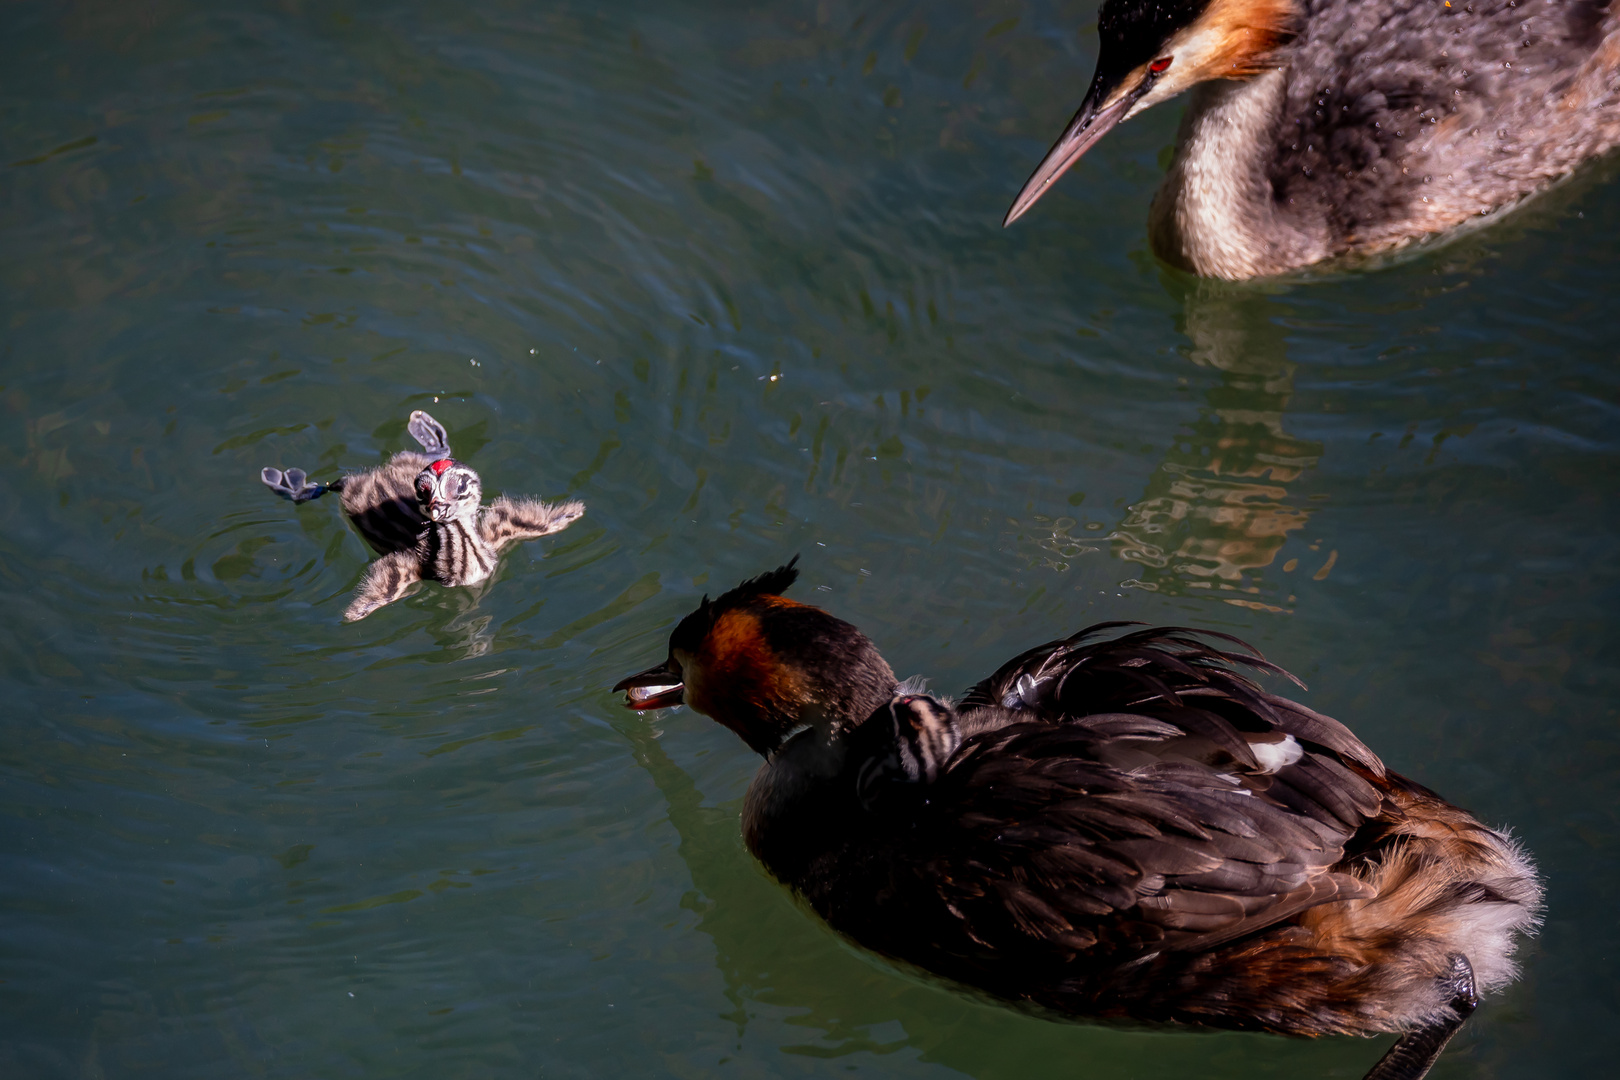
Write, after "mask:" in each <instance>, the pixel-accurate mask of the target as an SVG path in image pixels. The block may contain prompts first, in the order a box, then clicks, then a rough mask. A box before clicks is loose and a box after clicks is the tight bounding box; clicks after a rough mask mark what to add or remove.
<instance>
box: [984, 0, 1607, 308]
mask: <svg viewBox="0 0 1620 1080" xmlns="http://www.w3.org/2000/svg"><path fill="white" fill-rule="evenodd" d="M1097 32H1098V37H1099V43H1098V47H1099V54H1098V59H1097V71H1096V74H1095V76H1094V77H1093V78H1092V81H1091V89H1090V90H1089V91H1088V92H1087V93H1086V96H1085V99H1084V100H1083V101H1082V102H1081V105H1080V110H1079V111H1078V112H1077V113H1075V115H1074V119H1073V120H1072V121H1070V123H1069V126H1068V128H1067V129H1065V131H1064V132H1063V135H1062V136H1061V137H1060V138H1059V139H1058V141H1057V143H1056V144H1055V145H1054V146H1053V147H1052V149H1051V151H1050V152H1049V153H1048V154H1047V156H1046V158H1045V160H1043V161H1042V162H1041V164H1040V166H1039V168H1037V169H1036V170H1035V174H1034V175H1033V176H1031V177H1030V179H1029V182H1028V183H1027V184H1025V185H1024V189H1023V191H1021V192H1020V193H1019V195H1018V198H1017V200H1016V201H1015V202H1014V203H1013V205H1012V209H1011V210H1009V211H1008V213H1007V217H1006V220H1005V221H1004V224H1007V225H1010V224H1012V223H1013V222H1014V221H1016V220H1018V218H1020V217H1022V216H1023V215H1024V214H1025V213H1026V212H1028V210H1029V208H1030V207H1031V206H1033V205H1034V204H1035V202H1036V200H1037V199H1039V198H1040V197H1041V196H1042V195H1043V194H1044V193H1045V192H1046V191H1047V190H1048V189H1049V188H1050V186H1051V185H1052V183H1053V182H1054V181H1056V180H1057V178H1058V177H1059V176H1061V175H1062V174H1063V173H1064V172H1065V171H1066V170H1067V169H1069V168H1070V167H1071V166H1072V165H1074V163H1075V162H1076V161H1078V160H1079V159H1080V156H1081V155H1082V154H1084V153H1085V152H1086V151H1087V150H1088V149H1090V148H1091V146H1092V145H1093V144H1095V143H1096V142H1097V140H1099V139H1101V138H1102V137H1103V136H1104V135H1105V134H1107V132H1108V131H1109V130H1110V129H1111V128H1113V127H1114V125H1115V124H1118V123H1120V122H1121V121H1123V120H1126V119H1128V118H1130V117H1132V116H1135V115H1136V114H1138V113H1140V112H1141V111H1142V110H1144V109H1147V108H1151V107H1152V106H1154V105H1157V104H1159V103H1160V102H1162V101H1168V100H1169V99H1171V98H1173V97H1175V96H1176V95H1178V94H1180V93H1181V92H1182V91H1184V90H1188V89H1191V90H1192V91H1193V96H1192V100H1191V101H1190V102H1189V104H1188V106H1187V112H1186V115H1185V116H1184V118H1183V119H1182V123H1181V133H1180V136H1179V138H1178V140H1177V145H1176V153H1175V158H1174V160H1173V161H1172V163H1171V165H1170V171H1169V174H1168V175H1167V176H1166V177H1165V180H1164V184H1163V186H1162V187H1161V188H1160V189H1159V193H1158V195H1157V197H1156V198H1155V199H1154V201H1153V207H1152V210H1151V211H1150V214H1149V232H1150V236H1151V239H1152V243H1153V247H1154V250H1155V251H1156V252H1157V253H1158V254H1159V256H1160V257H1161V258H1163V259H1164V260H1166V261H1167V262H1170V263H1172V264H1174V265H1176V266H1179V267H1181V268H1183V269H1186V270H1191V271H1192V272H1194V273H1196V274H1200V275H1203V276H1206V277H1220V278H1231V279H1242V278H1251V277H1257V276H1261V275H1267V274H1276V273H1280V272H1282V271H1286V270H1291V269H1295V268H1298V267H1302V266H1306V265H1309V264H1311V263H1315V262H1318V261H1320V260H1322V259H1327V258H1332V257H1334V256H1339V255H1370V254H1375V253H1378V252H1382V251H1387V250H1389V249H1391V248H1395V247H1399V246H1401V245H1403V244H1405V243H1408V242H1409V241H1412V240H1415V239H1418V238H1420V237H1424V236H1428V235H1430V234H1433V233H1437V232H1440V231H1443V230H1446V229H1450V228H1452V227H1453V226H1456V225H1458V224H1461V223H1462V222H1465V221H1468V220H1470V219H1476V218H1478V217H1480V216H1482V215H1486V214H1489V213H1491V212H1492V211H1493V210H1496V209H1498V208H1501V207H1504V206H1507V205H1509V204H1511V203H1513V202H1515V201H1517V200H1519V199H1522V198H1524V197H1525V196H1527V195H1529V194H1532V193H1533V192H1535V191H1537V190H1538V189H1540V188H1542V187H1544V186H1546V185H1547V184H1549V183H1550V182H1552V181H1554V180H1556V179H1558V178H1559V177H1562V176H1564V175H1565V174H1567V173H1568V172H1570V170H1572V169H1574V168H1575V167H1576V166H1577V165H1579V164H1580V163H1581V162H1582V161H1584V160H1586V159H1587V158H1589V157H1592V156H1594V155H1597V154H1601V153H1603V152H1604V151H1606V150H1609V149H1610V148H1612V147H1614V146H1615V145H1616V144H1617V143H1620V5H1615V4H1612V3H1611V2H1610V0H1106V2H1105V3H1104V4H1103V6H1102V9H1101V11H1100V12H1099V14H1098V18H1097Z"/></svg>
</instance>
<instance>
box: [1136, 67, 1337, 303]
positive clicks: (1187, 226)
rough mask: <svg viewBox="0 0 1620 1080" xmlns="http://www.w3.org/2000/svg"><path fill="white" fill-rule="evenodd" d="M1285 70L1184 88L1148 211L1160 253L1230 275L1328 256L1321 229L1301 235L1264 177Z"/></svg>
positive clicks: (1203, 271) (1212, 273) (1200, 270)
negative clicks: (1188, 94)
mask: <svg viewBox="0 0 1620 1080" xmlns="http://www.w3.org/2000/svg"><path fill="white" fill-rule="evenodd" d="M1287 75H1288V73H1287V71H1286V70H1285V69H1280V68H1279V69H1277V70H1274V71H1268V72H1266V73H1265V74H1263V75H1260V76H1257V77H1256V78H1253V79H1249V80H1246V81H1234V80H1229V79H1216V80H1212V81H1210V82H1205V83H1201V84H1199V85H1198V86H1197V87H1195V88H1194V89H1193V91H1192V100H1191V101H1190V102H1189V103H1188V105H1187V112H1186V114H1185V115H1184V116H1183V117H1182V121H1181V133H1180V136H1179V138H1178V140H1177V146H1176V156H1175V160H1174V161H1172V162H1171V164H1170V171H1169V173H1168V174H1167V175H1166V176H1165V178H1164V184H1163V185H1162V186H1161V187H1160V188H1159V192H1158V194H1157V195H1156V196H1155V197H1154V199H1153V209H1152V211H1151V212H1150V214H1149V218H1148V228H1149V234H1150V237H1151V239H1152V242H1153V248H1154V250H1155V251H1156V252H1157V253H1158V254H1159V257H1160V258H1162V259H1164V260H1165V261H1167V262H1170V263H1173V264H1175V265H1176V266H1179V267H1181V268H1183V269H1185V270H1191V271H1192V272H1193V273H1196V274H1200V275H1202V276H1205V277H1221V278H1229V279H1240V278H1248V277H1254V276H1257V275H1262V274H1272V273H1276V272H1278V271H1279V270H1283V269H1286V268H1288V267H1291V266H1299V265H1302V264H1305V263H1311V262H1315V261H1316V260H1318V259H1320V258H1323V257H1324V256H1325V255H1326V254H1327V253H1328V252H1327V245H1326V243H1325V242H1324V241H1325V236H1314V235H1310V234H1308V233H1307V232H1306V231H1305V230H1303V229H1302V228H1300V226H1299V225H1298V224H1297V218H1296V217H1295V215H1293V214H1289V213H1288V212H1287V208H1286V207H1282V206H1279V205H1278V204H1277V200H1276V197H1275V193H1274V191H1273V188H1272V186H1271V181H1270V179H1269V178H1268V176H1267V164H1268V162H1269V160H1270V158H1271V157H1272V156H1273V155H1274V153H1275V149H1276V141H1277V137H1278V132H1277V125H1278V123H1279V118H1280V115H1281V111H1282V105H1283V100H1284V95H1285V93H1286V90H1287Z"/></svg>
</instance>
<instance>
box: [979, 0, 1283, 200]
mask: <svg viewBox="0 0 1620 1080" xmlns="http://www.w3.org/2000/svg"><path fill="white" fill-rule="evenodd" d="M1296 10H1297V9H1296V7H1295V3H1294V0H1106V2H1105V3H1104V4H1103V6H1102V10H1101V11H1099V12H1098V14H1097V36H1098V54H1097V73H1096V74H1095V75H1093V76H1092V79H1091V89H1090V90H1088V91H1087V92H1086V96H1085V100H1084V101H1082V102H1081V103H1080V111H1079V112H1077V113H1075V114H1074V119H1073V120H1070V121H1069V126H1068V127H1067V128H1065V129H1064V131H1063V134H1062V135H1061V136H1060V137H1059V138H1058V141H1057V142H1056V143H1054V144H1053V146H1052V149H1051V150H1049V151H1048V152H1047V155H1046V157H1045V158H1044V159H1043V160H1042V161H1041V163H1040V165H1039V167H1037V168H1036V170H1035V173H1034V175H1033V176H1031V177H1030V178H1029V182H1028V183H1026V184H1025V185H1024V189H1023V190H1022V191H1020V192H1019V193H1018V198H1017V199H1016V200H1015V201H1014V202H1013V205H1012V209H1011V210H1008V211H1007V217H1006V219H1005V220H1003V221H1002V225H1003V226H1007V225H1011V224H1012V223H1013V222H1015V221H1017V220H1018V219H1019V218H1021V217H1023V216H1024V214H1025V213H1026V212H1028V210H1029V208H1030V207H1031V206H1034V205H1035V202H1036V200H1038V199H1039V198H1040V197H1041V196H1042V195H1044V194H1046V192H1047V189H1049V188H1050V187H1051V186H1052V184H1054V183H1055V182H1056V181H1057V178H1058V177H1060V176H1062V175H1063V174H1064V173H1065V172H1067V171H1068V170H1069V168H1070V166H1072V165H1073V164H1074V163H1075V162H1076V161H1079V160H1080V157H1081V155H1083V154H1084V153H1085V152H1086V151H1087V150H1089V149H1091V147H1092V146H1093V145H1095V144H1096V142H1097V141H1098V140H1099V139H1101V138H1102V137H1103V136H1104V135H1106V134H1108V132H1109V131H1110V130H1112V128H1113V127H1114V125H1115V124H1118V123H1119V122H1120V121H1121V120H1125V119H1128V118H1130V117H1132V116H1135V115H1136V114H1137V113H1139V112H1141V111H1142V110H1143V109H1147V108H1151V107H1152V106H1154V105H1157V104H1158V103H1159V102H1161V101H1168V100H1169V99H1171V98H1173V97H1175V96H1176V95H1177V94H1179V93H1181V92H1182V91H1183V90H1186V89H1187V88H1188V87H1191V86H1193V85H1195V84H1196V83H1201V82H1205V81H1207V80H1209V79H1246V78H1250V77H1252V76H1254V75H1257V74H1259V73H1260V72H1262V71H1265V70H1267V69H1268V68H1270V67H1272V66H1274V61H1273V60H1272V54H1273V53H1275V51H1276V50H1277V48H1278V47H1279V46H1281V45H1283V44H1284V43H1286V42H1287V41H1288V40H1290V39H1291V38H1292V36H1293V31H1292V29H1291V27H1292V26H1293V24H1294V22H1295V20H1296V17H1297V16H1296Z"/></svg>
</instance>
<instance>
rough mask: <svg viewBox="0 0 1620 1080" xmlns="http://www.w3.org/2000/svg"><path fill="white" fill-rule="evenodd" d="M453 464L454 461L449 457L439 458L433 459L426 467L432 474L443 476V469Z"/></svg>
mask: <svg viewBox="0 0 1620 1080" xmlns="http://www.w3.org/2000/svg"><path fill="white" fill-rule="evenodd" d="M454 464H455V462H454V461H452V460H450V459H449V458H440V459H439V460H438V461H435V462H434V463H433V464H431V465H429V466H428V468H430V469H432V470H433V475H434V476H443V475H444V470H446V469H448V468H449V467H450V466H452V465H454Z"/></svg>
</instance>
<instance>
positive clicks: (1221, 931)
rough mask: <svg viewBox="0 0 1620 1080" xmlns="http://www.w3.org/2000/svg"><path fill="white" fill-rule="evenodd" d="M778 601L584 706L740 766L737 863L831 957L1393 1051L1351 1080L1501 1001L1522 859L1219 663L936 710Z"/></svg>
mask: <svg viewBox="0 0 1620 1080" xmlns="http://www.w3.org/2000/svg"><path fill="white" fill-rule="evenodd" d="M796 561H797V560H795V562H796ZM797 576H798V571H797V570H795V569H794V564H793V563H792V562H790V563H789V564H788V565H786V566H784V567H781V568H780V569H778V570H775V571H772V572H770V573H768V574H763V575H761V576H759V577H757V578H754V579H752V580H749V581H745V582H743V583H742V584H741V585H739V586H738V587H737V588H735V589H732V590H731V591H730V592H727V593H725V594H724V595H722V596H721V597H719V598H718V599H716V600H713V601H711V600H709V599H708V598H707V597H705V598H704V600H703V603H702V604H701V605H700V606H699V607H698V609H697V610H696V611H694V612H692V613H691V614H690V615H688V616H686V618H684V619H683V620H681V622H680V624H679V625H678V626H677V627H676V628H675V631H674V633H672V634H671V635H670V639H669V656H668V658H667V659H666V660H665V662H664V663H662V664H659V665H658V666H656V667H653V668H651V669H649V670H647V671H644V672H641V673H640V674H638V675H633V676H631V677H629V678H627V679H625V680H623V681H622V682H620V683H619V684H618V685H617V686H616V687H615V688H614V689H615V690H622V691H625V692H626V693H627V697H628V700H627V702H626V703H627V704H628V705H629V706H630V707H631V708H635V709H650V708H657V707H661V706H665V705H675V704H681V703H685V704H688V705H691V706H692V707H693V708H694V709H696V710H697V711H698V712H701V713H704V714H705V715H707V716H710V717H712V718H713V719H715V720H718V721H719V722H720V723H721V724H724V725H725V726H726V727H728V728H730V729H731V730H733V731H735V732H736V733H737V734H738V735H740V736H741V737H742V738H743V740H744V741H745V742H747V743H748V745H749V746H750V747H752V748H753V749H754V750H756V751H757V752H759V753H760V754H762V755H763V756H764V757H765V764H764V766H763V767H762V768H761V769H760V771H759V773H758V774H757V775H756V776H755V777H754V780H753V783H752V784H751V785H750V787H749V789H748V795H747V798H746V800H745V803H744V807H743V835H744V839H745V841H746V843H747V845H748V849H749V851H751V852H752V853H753V854H754V855H755V856H756V857H757V858H758V859H759V860H760V861H761V862H762V863H764V865H765V867H766V868H767V869H768V870H769V871H770V872H771V873H772V874H773V875H774V876H775V877H776V878H777V879H778V880H780V881H782V882H783V883H784V884H786V885H788V886H789V887H790V888H792V889H793V890H794V891H795V892H797V893H798V894H799V895H801V896H802V897H803V898H804V899H805V900H806V901H807V902H808V903H809V904H810V906H811V907H812V908H813V909H814V910H815V911H816V912H817V913H818V914H820V915H821V917H822V918H824V919H826V920H827V922H828V923H829V924H830V925H831V926H832V927H833V928H834V929H836V930H838V931H839V932H841V933H843V934H845V935H847V936H848V937H850V938H852V939H853V940H854V941H856V942H857V943H859V944H861V945H863V946H865V947H866V948H868V949H871V950H873V951H875V952H877V953H880V954H882V955H884V956H887V957H891V958H893V959H895V960H898V961H902V962H905V963H909V964H913V965H916V966H917V967H920V968H923V969H926V970H927V971H930V972H933V973H935V974H937V975H941V976H944V977H946V978H948V979H952V980H955V981H957V982H959V983H962V984H965V985H967V986H971V987H976V988H978V989H980V990H983V991H986V992H988V993H990V994H993V995H995V996H997V997H999V998H1002V999H1005V1000H1007V1001H1010V1002H1013V1003H1016V1004H1019V1005H1022V1006H1025V1007H1028V1008H1032V1009H1035V1010H1038V1011H1042V1012H1046V1013H1057V1014H1064V1015H1069V1016H1095V1017H1103V1018H1114V1019H1122V1020H1134V1021H1149V1022H1173V1023H1182V1024H1196V1025H1203V1026H1209V1027H1219V1028H1233V1029H1240V1030H1256V1031H1272V1032H1282V1033H1286V1034H1292V1035H1329V1034H1358V1035H1371V1034H1376V1033H1381V1032H1401V1033H1402V1037H1401V1038H1400V1039H1399V1040H1397V1042H1396V1043H1395V1045H1394V1046H1393V1047H1392V1048H1391V1050H1390V1051H1389V1053H1388V1054H1386V1055H1385V1056H1384V1058H1383V1059H1382V1060H1381V1061H1380V1062H1379V1063H1378V1065H1376V1066H1375V1067H1374V1068H1373V1071H1372V1072H1371V1073H1369V1074H1368V1077H1369V1080H1417V1078H1418V1077H1421V1076H1423V1075H1424V1074H1425V1073H1426V1072H1427V1071H1428V1069H1429V1067H1430V1066H1431V1065H1432V1064H1433V1062H1434V1060H1435V1059H1436V1058H1437V1057H1438V1056H1439V1054H1440V1051H1441V1050H1442V1049H1443V1048H1444V1046H1445V1043H1446V1041H1447V1039H1449V1038H1450V1036H1451V1035H1452V1033H1453V1032H1455V1030H1456V1029H1457V1028H1458V1027H1459V1026H1460V1025H1461V1024H1462V1022H1463V1021H1464V1020H1465V1019H1466V1018H1467V1016H1468V1014H1469V1013H1471V1012H1472V1011H1473V1009H1474V1006H1475V1003H1476V1001H1477V998H1478V995H1480V994H1483V993H1489V992H1491V991H1494V990H1497V989H1500V988H1501V987H1503V986H1504V985H1506V984H1507V983H1508V982H1509V981H1511V980H1512V979H1513V978H1514V976H1515V974H1516V969H1515V966H1514V964H1513V961H1512V954H1513V950H1514V946H1515V944H1516V939H1517V936H1518V935H1519V934H1521V933H1525V932H1528V931H1530V930H1533V929H1534V927H1535V925H1536V923H1537V921H1538V919H1539V912H1540V909H1541V896H1542V887H1541V884H1540V881H1539V879H1538V877H1537V874H1536V871H1535V869H1534V867H1533V866H1532V865H1531V863H1530V861H1529V858H1528V856H1527V855H1526V854H1525V853H1524V852H1523V851H1522V850H1521V849H1520V848H1519V846H1518V845H1517V844H1516V843H1514V842H1513V841H1512V840H1510V839H1509V838H1508V837H1507V836H1505V835H1504V834H1502V833H1500V832H1497V831H1494V830H1492V829H1489V828H1486V827H1485V826H1484V825H1482V824H1480V822H1479V821H1477V820H1476V819H1475V818H1474V817H1473V816H1472V815H1470V814H1469V813H1467V812H1466V811H1464V810H1461V809H1458V808H1457V807H1455V806H1452V805H1451V804H1450V803H1447V802H1446V801H1444V800H1443V799H1441V798H1440V797H1439V796H1437V795H1435V794H1434V793H1433V792H1431V791H1429V790H1428V789H1426V788H1424V787H1422V786H1420V785H1418V784H1415V783H1413V782H1412V781H1410V780H1406V779H1404V778H1403V777H1400V776H1398V775H1397V774H1395V773H1393V772H1391V771H1389V770H1388V769H1386V768H1385V767H1384V765H1383V763H1382V762H1381V761H1379V759H1378V758H1377V757H1376V756H1375V755H1374V754H1373V752H1372V751H1371V750H1369V749H1368V748H1367V747H1366V746H1365V745H1363V744H1362V742H1361V741H1360V740H1359V739H1357V738H1356V737H1355V736H1354V735H1353V734H1351V733H1350V731H1349V729H1347V728H1346V727H1344V725H1342V724H1340V723H1338V722H1337V721H1335V720H1331V719H1329V718H1328V717H1325V716H1322V715H1320V714H1318V713H1315V712H1312V711H1311V710H1310V709H1308V708H1306V707H1305V706H1303V705H1299V704H1297V703H1295V702H1293V701H1289V700H1288V699H1286V698H1282V697H1278V696H1276V695H1274V694H1270V693H1267V692H1266V691H1264V690H1262V689H1261V688H1260V687H1259V686H1258V685H1257V684H1256V683H1255V682H1253V681H1252V680H1251V679H1250V678H1249V677H1248V676H1246V675H1244V674H1242V673H1241V672H1240V671H1239V670H1238V668H1239V667H1247V668H1250V669H1255V670H1259V671H1269V672H1279V671H1280V669H1278V668H1276V667H1275V666H1274V665H1272V664H1270V663H1268V662H1267V661H1265V660H1264V659H1262V658H1261V657H1260V656H1259V655H1258V654H1254V653H1252V652H1240V651H1223V650H1222V649H1220V648H1216V647H1214V646H1212V645H1211V644H1208V643H1207V642H1206V641H1205V640H1203V639H1207V638H1224V639H1225V640H1226V641H1228V642H1234V643H1235V639H1231V638H1225V636H1224V635H1219V634H1213V633H1203V634H1200V633H1199V632H1196V631H1191V630H1184V629H1175V628H1171V629H1165V628H1160V629H1149V630H1137V631H1134V632H1128V633H1124V634H1121V635H1119V636H1114V637H1102V636H1100V635H1101V634H1103V633H1104V632H1105V631H1111V630H1115V629H1116V628H1119V627H1122V626H1125V625H1129V624H1121V623H1106V624H1102V625H1100V626H1094V627H1091V628H1090V629H1088V630H1084V631H1082V632H1081V633H1079V634H1076V635H1075V636H1073V637H1070V638H1066V639H1064V640H1061V641H1054V642H1050V643H1048V644H1046V645H1042V646H1040V647H1038V648H1035V649H1031V650H1030V651H1028V652H1026V653H1024V654H1023V655H1021V656H1018V657H1015V658H1013V659H1012V660H1010V661H1008V662H1007V663H1006V664H1004V665H1002V667H1001V668H1000V670H998V671H997V672H996V673H995V674H993V675H991V676H990V677H989V678H988V679H985V680H984V681H983V682H981V683H979V684H978V685H977V686H975V687H973V688H972V689H971V690H969V691H968V693H967V695H966V696H965V697H964V698H963V700H962V702H961V703H960V704H959V705H956V706H952V705H951V704H950V703H948V702H947V701H945V700H942V699H938V698H933V697H929V696H927V695H925V694H922V693H918V692H916V691H914V690H912V689H910V688H908V687H905V686H902V685H900V684H899V683H897V681H896V679H895V677H894V673H893V671H891V670H890V668H889V665H888V664H887V663H885V662H884V660H883V657H882V656H881V655H880V654H879V653H878V651H877V649H876V648H875V647H874V646H873V644H872V643H871V641H869V640H868V639H867V638H866V637H865V636H864V635H863V634H862V633H861V632H860V631H859V630H857V629H856V628H855V627H853V626H851V625H850V624H849V623H846V622H843V621H841V620H839V619H836V618H834V617H833V616H831V615H829V614H827V613H826V612H824V611H822V610H820V609H819V608H815V607H811V606H809V605H807V604H801V603H798V602H796V601H793V600H789V599H786V598H785V597H783V596H782V593H783V592H784V591H785V590H786V589H787V588H788V587H789V586H790V585H791V584H792V583H793V582H794V580H795V579H796V578H797ZM1236 645H1237V646H1238V648H1239V649H1247V646H1243V645H1242V644H1241V643H1236Z"/></svg>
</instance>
